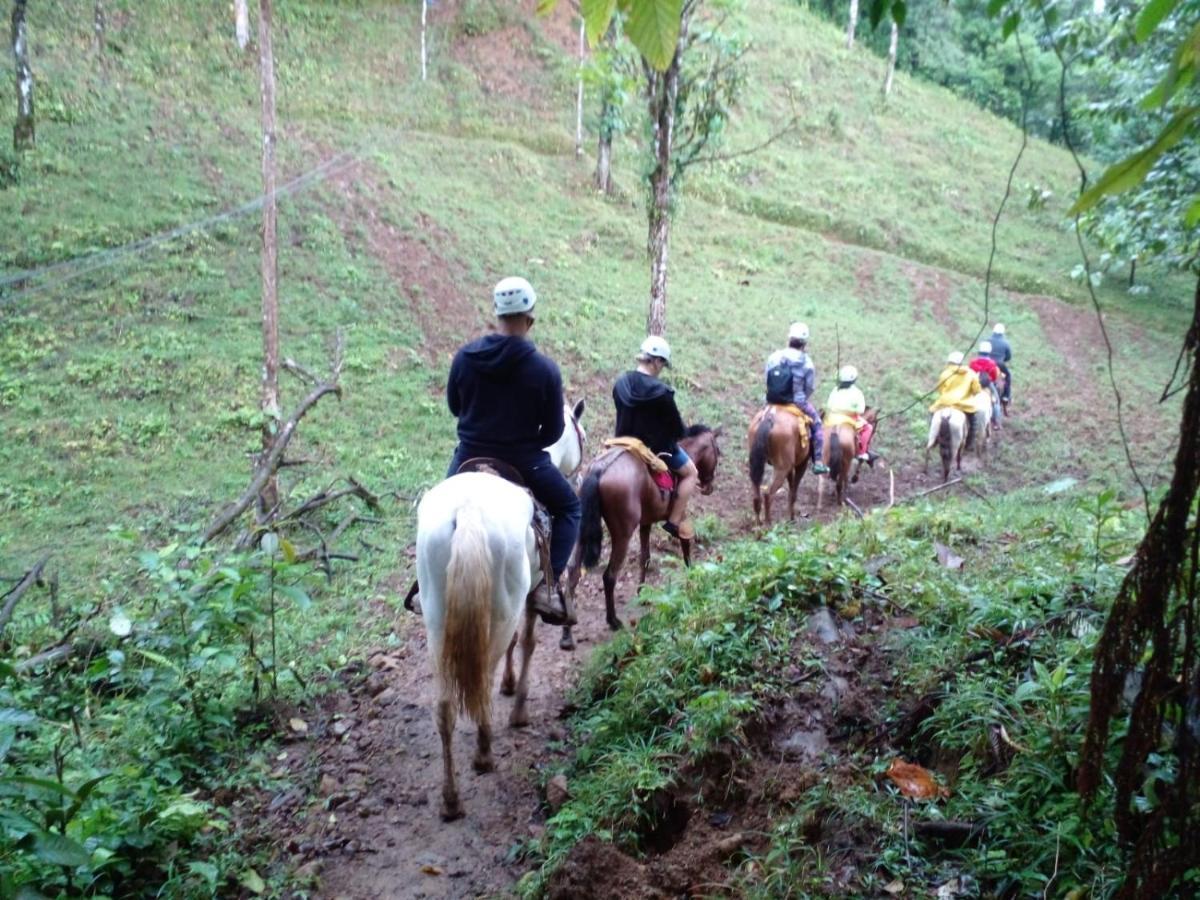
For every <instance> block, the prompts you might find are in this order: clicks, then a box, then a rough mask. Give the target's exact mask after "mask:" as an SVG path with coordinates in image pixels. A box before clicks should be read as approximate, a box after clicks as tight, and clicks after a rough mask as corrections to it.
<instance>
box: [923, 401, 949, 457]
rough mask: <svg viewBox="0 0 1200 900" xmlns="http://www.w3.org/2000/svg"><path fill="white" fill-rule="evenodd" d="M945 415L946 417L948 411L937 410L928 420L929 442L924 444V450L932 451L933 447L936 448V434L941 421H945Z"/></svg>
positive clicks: (940, 426) (939, 428) (939, 429)
mask: <svg viewBox="0 0 1200 900" xmlns="http://www.w3.org/2000/svg"><path fill="white" fill-rule="evenodd" d="M947 415H948V410H946V409H939V410H938V411H937V412H935V413H934V414H933V416H932V417H931V418H930V419H929V440H928V442H926V444H925V449H926V450H932V449H933V448H934V447H936V446H937V442H938V432H939V431H941V428H942V420H943V419H945V418H946V416H947Z"/></svg>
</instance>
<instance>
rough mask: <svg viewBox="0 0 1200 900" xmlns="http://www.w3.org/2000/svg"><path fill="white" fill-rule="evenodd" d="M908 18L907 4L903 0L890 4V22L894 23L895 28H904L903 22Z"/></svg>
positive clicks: (896, 0)
mask: <svg viewBox="0 0 1200 900" xmlns="http://www.w3.org/2000/svg"><path fill="white" fill-rule="evenodd" d="M907 18H908V4H906V3H905V2H904V0H893V3H892V21H893V22H895V23H896V27H897V28H903V27H904V20H905V19H907Z"/></svg>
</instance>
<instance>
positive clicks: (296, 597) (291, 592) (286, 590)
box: [275, 584, 312, 610]
mask: <svg viewBox="0 0 1200 900" xmlns="http://www.w3.org/2000/svg"><path fill="white" fill-rule="evenodd" d="M275 590H276V591H278V592H279V593H280V594H282V595H283V596H284V597H287V598H288V599H289V600H291V601H292V602H293V603H295V604H296V606H298V607H299V608H300V609H302V610H307V609H308V608H309V607H311V606H312V598H311V597H309V596H308V594H307V593H305V592H304V591H303V590H302V589H300V588H298V587H294V586H293V585H290V584H282V585H276V587H275Z"/></svg>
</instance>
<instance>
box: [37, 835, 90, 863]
mask: <svg viewBox="0 0 1200 900" xmlns="http://www.w3.org/2000/svg"><path fill="white" fill-rule="evenodd" d="M33 852H34V855H35V856H37V858H38V859H40V860H41V861H42V862H47V863H50V864H51V865H54V866H70V867H71V868H72V869H74V868H78V867H79V866H86V865H87V864H88V863H89V862H91V861H92V855H91V854H90V853H88V852H87V850H85V849H84V848H83V845H82V844H80V843H78V842H77V841H73V840H71V839H70V838H69V837H67V836H66V835H63V834H55V833H54V832H53V831H43V832H42V833H40V834H38V835H37V836H36V837H35V838H34V841H33Z"/></svg>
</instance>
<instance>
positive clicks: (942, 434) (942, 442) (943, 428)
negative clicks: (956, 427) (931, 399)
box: [937, 412, 954, 452]
mask: <svg viewBox="0 0 1200 900" xmlns="http://www.w3.org/2000/svg"><path fill="white" fill-rule="evenodd" d="M937 445H938V447H939V449H941V450H942V451H943V452H949V451H951V450H953V449H954V433H953V432H952V431H951V428H950V416H949V414H947V413H944V412H943V413H942V422H941V424H940V425H939V426H938V436H937Z"/></svg>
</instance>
